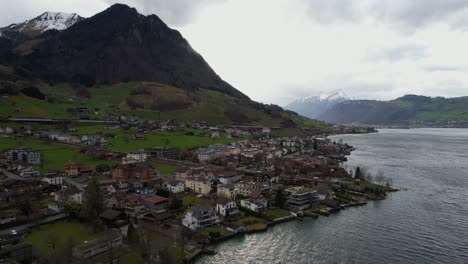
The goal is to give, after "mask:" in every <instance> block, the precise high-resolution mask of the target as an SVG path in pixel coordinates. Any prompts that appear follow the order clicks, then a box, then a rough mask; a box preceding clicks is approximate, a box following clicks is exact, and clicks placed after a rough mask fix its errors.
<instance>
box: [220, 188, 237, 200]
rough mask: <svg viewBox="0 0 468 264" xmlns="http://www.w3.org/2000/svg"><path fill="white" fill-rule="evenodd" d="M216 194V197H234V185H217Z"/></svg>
mask: <svg viewBox="0 0 468 264" xmlns="http://www.w3.org/2000/svg"><path fill="white" fill-rule="evenodd" d="M217 195H218V197H226V198H229V199H236V191H235V188H234V185H232V184H223V185H218V188H217Z"/></svg>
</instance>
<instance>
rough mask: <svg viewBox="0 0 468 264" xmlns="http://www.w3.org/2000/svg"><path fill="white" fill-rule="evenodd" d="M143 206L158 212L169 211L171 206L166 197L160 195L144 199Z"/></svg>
mask: <svg viewBox="0 0 468 264" xmlns="http://www.w3.org/2000/svg"><path fill="white" fill-rule="evenodd" d="M143 205H144V206H145V207H146V208H148V209H152V210H158V209H167V208H168V207H169V205H170V202H169V200H168V199H167V198H165V197H162V196H159V195H152V196H148V197H145V198H143Z"/></svg>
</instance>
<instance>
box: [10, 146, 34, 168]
mask: <svg viewBox="0 0 468 264" xmlns="http://www.w3.org/2000/svg"><path fill="white" fill-rule="evenodd" d="M5 156H7V159H8V160H9V161H11V162H16V163H20V164H28V165H40V164H42V162H43V158H42V151H39V150H32V149H31V148H27V147H20V148H17V149H11V150H8V151H7V152H6V153H5Z"/></svg>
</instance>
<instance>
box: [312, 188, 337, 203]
mask: <svg viewBox="0 0 468 264" xmlns="http://www.w3.org/2000/svg"><path fill="white" fill-rule="evenodd" d="M315 189H316V190H317V197H318V199H319V200H321V201H323V200H332V199H333V198H334V197H335V193H334V192H333V189H332V188H331V187H330V186H328V185H327V184H319V185H317V186H316V187H315Z"/></svg>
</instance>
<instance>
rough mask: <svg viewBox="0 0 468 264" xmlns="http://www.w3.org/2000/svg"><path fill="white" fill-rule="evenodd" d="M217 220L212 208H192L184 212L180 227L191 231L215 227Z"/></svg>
mask: <svg viewBox="0 0 468 264" xmlns="http://www.w3.org/2000/svg"><path fill="white" fill-rule="evenodd" d="M218 224H219V218H218V216H217V215H216V212H215V210H214V209H213V208H211V207H209V206H204V205H196V206H192V207H190V208H189V209H187V211H186V212H185V216H184V219H182V225H184V226H186V227H188V228H190V229H192V230H200V229H204V228H209V227H213V226H217V225H218Z"/></svg>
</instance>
